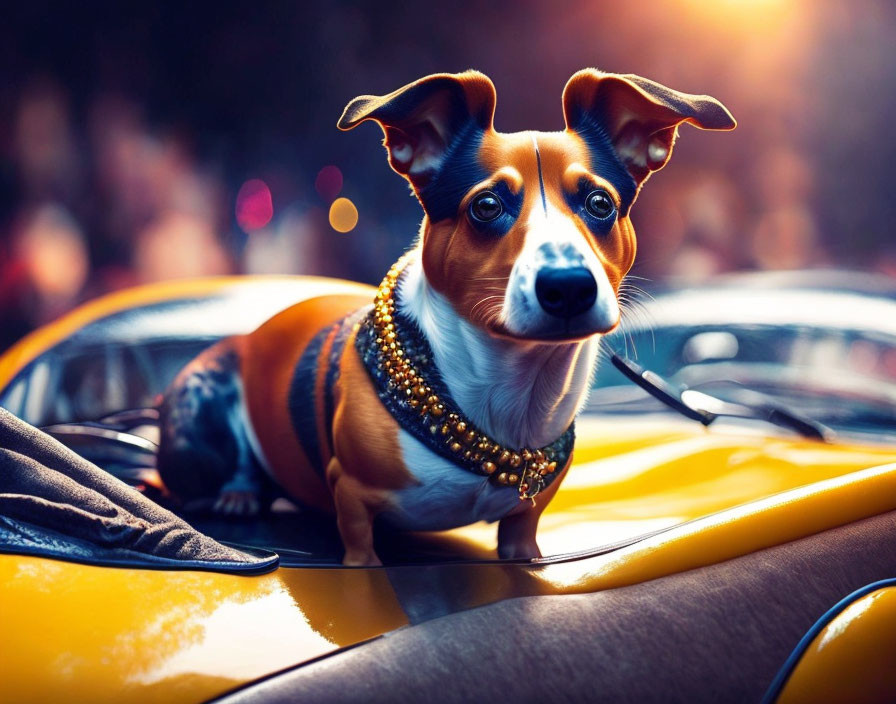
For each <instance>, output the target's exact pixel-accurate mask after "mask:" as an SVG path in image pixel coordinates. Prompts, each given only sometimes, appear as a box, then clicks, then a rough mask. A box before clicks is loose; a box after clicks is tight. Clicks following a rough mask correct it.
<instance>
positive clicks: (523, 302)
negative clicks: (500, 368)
mask: <svg viewBox="0 0 896 704" xmlns="http://www.w3.org/2000/svg"><path fill="white" fill-rule="evenodd" d="M584 237H585V236H584V235H583V234H582V233H581V232H580V231H579V229H578V227H576V225H575V223H573V222H572V220H570V218H569V216H568V215H566V214H564V213H563V212H561V211H560V210H558V209H557V208H556V207H554V206H552V205H551V204H550V203H548V207H547V212H545V211H543V210H542V209H541V208H533V209H532V213H531V215H530V216H529V220H528V222H527V223H526V241H525V244H524V245H523V249H522V251H521V252H520V254H519V256H518V257H517V259H516V262H515V263H514V265H513V270H512V271H511V273H510V279H509V281H508V283H507V291H506V292H505V295H504V306H503V310H502V313H501V319H500V320H501V322H502V323H503V324H504V326H505V327H506V328H507V329H508V330H509V331H510V332H511V333H513V334H515V335H520V336H521V337H541V336H544V337H550V336H552V335H556V334H562V333H563V332H564V327H563V326H564V325H565V323H564V321H561V320H560V319H558V318H557V317H556V316H553V315H550V314H548V313H547V312H545V310H544V309H543V308H542V307H541V304H540V303H539V302H538V296H537V295H536V293H535V279H536V277H537V276H538V272H539V270H540V269H541V268H542V267H543V266H546V265H548V266H549V265H551V264H556V265H557V266H571V267H572V266H577V265H580V266H584V267H585V268H586V269H587V270H588V271H590V272H591V275H592V276H593V277H594V281H595V282H596V283H597V298H596V299H595V301H594V305H592V306H591V308H590V310H588V311H586V312H585V313H582V314H580V315H577V316H575V318H574V319H573V321H572V322H573V324H574V325H575V328H576V330H579V329H581V330H583V331H586V332H589V331H590V332H593V333H594V332H604V331H607V330H609V329H610V328H612V327H613V326H614V325H616V323H617V322H619V303H618V301H617V300H616V292H615V291H614V290H613V286H612V284H611V283H610V280H609V278H607V272H606V271H605V270H604V267H603V264H602V263H601V261H600V259H598V257H597V255H596V254H595V253H594V250H592V249H591V247H590V246H589V245H588V243H587V242H586V241H585V239H584ZM545 244H548V245H550V247H549V250H550V251H551V252H552V253H556V255H557V260H556V262H553V261H551V258H550V256H549V257H548V258H546V257H545V252H544V249H543V248H542V245H545Z"/></svg>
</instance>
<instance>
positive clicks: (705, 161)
mask: <svg viewBox="0 0 896 704" xmlns="http://www.w3.org/2000/svg"><path fill="white" fill-rule="evenodd" d="M894 40H896V7H894V6H892V5H889V4H887V3H885V2H883V1H881V2H874V1H872V0H867V1H864V0H863V1H858V2H855V3H848V4H847V3H837V2H834V1H833V0H830V2H812V1H810V0H717V2H713V3H706V2H701V1H700V0H663V1H658V2H655V3H627V4H624V3H611V2H598V1H596V0H590V1H585V0H578V1H575V2H570V3H566V4H563V5H555V6H549V5H548V4H547V3H538V2H535V1H534V0H529V1H523V2H517V3H504V4H502V3H485V2H475V1H474V2H466V3H463V4H458V5H455V4H446V6H444V7H439V6H429V5H426V4H424V5H419V4H414V3H391V4H390V3H375V2H358V3H349V2H333V3H293V4H286V3H282V4H277V3H274V4H262V5H260V6H251V7H250V6H246V5H242V4H241V5H233V6H230V5H228V4H227V3H223V4H216V5H214V6H208V7H203V6H201V4H199V5H190V6H189V7H184V6H183V5H171V6H168V5H167V4H166V3H156V4H145V5H141V6H140V7H138V8H133V7H132V8H125V7H123V6H122V5H118V4H116V5H109V6H108V7H106V6H102V5H100V6H92V7H90V8H89V9H85V8H82V7H79V8H75V7H74V6H72V7H68V6H63V7H55V6H53V5H44V4H42V3H40V2H38V3H32V4H29V5H28V6H27V7H16V8H14V9H11V10H10V11H9V13H8V16H7V17H6V19H5V21H4V23H2V24H0V83H2V85H0V321H2V325H0V349H2V348H4V347H6V346H8V345H9V344H11V343H12V342H14V341H15V340H16V339H18V338H19V337H21V336H22V335H23V334H25V333H26V332H27V331H29V330H30V329H33V328H34V327H35V326H37V325H40V324H42V323H45V322H47V321H49V320H52V319H54V318H55V317H57V316H59V315H60V314H61V313H63V312H65V311H66V310H69V309H70V308H72V307H73V306H74V305H76V304H77V303H79V302H81V301H83V300H86V299H88V298H91V297H93V296H96V295H99V294H102V293H104V292H107V291H111V290H115V289H119V288H122V287H125V286H130V285H135V284H140V283H147V282H152V281H158V280H163V279H172V278H181V277H190V276H205V275H217V274H229V273H283V274H287V273H318V274H326V275H337V276H344V277H348V278H356V279H361V280H365V281H371V282H372V281H376V280H377V279H378V277H379V276H380V274H381V273H382V271H384V270H385V268H386V267H387V266H388V264H389V263H390V262H391V261H392V260H393V259H394V258H395V257H396V256H397V255H398V254H399V253H400V252H401V250H402V249H403V248H404V247H406V246H407V245H408V244H409V243H410V242H411V240H412V238H413V237H414V235H415V233H416V228H417V225H416V223H417V221H418V220H419V217H420V211H419V208H417V207H416V206H415V204H414V203H413V201H411V200H410V199H409V198H408V197H407V188H406V186H405V185H404V183H403V182H402V181H401V179H400V178H398V177H397V176H394V175H391V174H390V173H388V167H387V166H386V162H385V155H384V153H383V150H382V149H381V148H380V147H379V146H378V143H379V141H380V139H381V135H380V134H379V133H378V131H377V130H376V129H375V128H374V127H372V126H370V125H368V126H365V127H363V128H361V129H359V130H356V131H354V132H352V133H349V134H342V133H339V132H338V131H337V130H336V129H335V121H336V118H337V117H338V116H339V114H340V112H341V109H342V107H343V106H344V105H345V103H346V102H347V101H348V100H349V99H351V98H352V97H354V96H355V95H358V94H361V93H385V92H388V91H390V90H392V89H394V88H396V87H398V86H400V85H402V84H404V83H406V82H408V81H410V80H413V79H414V78H417V77H419V76H420V75H423V74H425V73H430V72H435V71H444V70H448V71H458V70H463V69H465V68H469V67H474V68H478V69H480V70H482V71H483V72H485V73H487V74H489V75H490V76H491V77H492V79H493V80H494V82H495V84H496V86H497V89H498V95H499V98H498V113H497V118H496V125H497V128H498V129H501V130H504V131H513V130H518V129H527V128H534V129H560V128H562V117H561V112H560V92H561V90H562V87H563V83H564V81H565V80H566V78H568V77H569V75H571V74H572V73H573V72H574V71H575V70H577V69H578V68H581V67H584V66H598V67H599V68H602V69H605V70H610V71H618V72H633V73H639V74H642V75H646V76H649V77H651V78H654V79H655V80H658V81H661V82H664V83H667V84H668V85H670V86H671V87H673V88H677V89H680V90H685V91H688V92H696V93H710V94H712V95H715V96H716V97H718V98H719V99H721V100H722V101H723V102H725V103H726V105H727V106H728V107H729V108H730V110H731V112H732V113H733V114H734V115H735V117H736V118H737V120H738V122H739V127H738V129H737V130H736V131H735V132H733V133H730V134H715V133H706V134H698V133H697V132H696V130H694V129H692V128H690V127H683V128H682V136H681V139H680V141H679V145H678V147H677V148H676V154H675V156H674V157H673V159H672V162H671V163H670V165H669V166H668V167H667V169H666V170H665V171H664V172H663V173H661V174H659V175H656V176H654V177H653V179H652V180H651V181H650V182H649V183H648V185H647V186H646V188H645V191H644V193H643V194H642V196H641V198H640V201H639V203H638V205H637V206H636V207H635V209H634V211H633V221H634V223H635V225H636V227H637V230H638V236H639V258H638V262H637V264H636V272H635V273H637V274H638V275H639V276H644V277H647V278H651V279H659V278H664V277H670V276H671V277H677V278H678V279H680V280H684V281H695V280H700V279H702V278H705V277H708V276H711V275H713V274H716V273H720V272H725V271H731V270H740V269H750V268H761V269H782V268H783V269H790V268H804V267H845V268H859V269H865V270H875V271H880V272H885V273H888V274H890V275H893V276H896V237H894V236H893V234H892V233H891V231H890V227H891V222H893V221H894V218H896V212H894V210H896V199H893V198H892V196H891V195H890V192H889V191H890V187H889V182H888V172H889V168H890V165H891V164H892V163H893V161H894V157H896V144H894V141H893V139H892V137H891V136H890V130H889V129H888V128H889V123H890V121H891V119H892V118H891V115H892V114H894V113H893V109H892V108H894V107H896V83H894V78H893V77H894V76H896V54H894V52H893V51H892V46H893V45H894Z"/></svg>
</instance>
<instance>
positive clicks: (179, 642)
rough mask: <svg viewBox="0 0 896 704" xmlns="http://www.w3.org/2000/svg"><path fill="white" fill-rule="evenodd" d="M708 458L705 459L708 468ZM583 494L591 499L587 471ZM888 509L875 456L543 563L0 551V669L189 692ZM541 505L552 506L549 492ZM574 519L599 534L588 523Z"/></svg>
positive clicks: (105, 690) (133, 696)
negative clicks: (163, 561)
mask: <svg viewBox="0 0 896 704" xmlns="http://www.w3.org/2000/svg"><path fill="white" fill-rule="evenodd" d="M798 444H800V443H798ZM802 444H805V443H802ZM595 451H596V450H595ZM815 451H816V452H820V451H823V450H822V449H821V447H819V448H816V450H815ZM835 452H836V451H835ZM869 458H870V456H866V459H869ZM714 468H717V463H716V462H714V461H711V462H708V463H706V464H705V465H703V470H704V472H705V473H706V474H707V475H708V474H709V473H710V472H711V471H712V470H713V469H714ZM598 478H599V477H598ZM578 490H584V489H581V488H579V489H578ZM592 490H593V491H594V493H595V496H600V493H601V491H602V484H601V482H598V483H597V484H596V485H595V487H593V489H592ZM673 493H674V492H673ZM561 494H562V492H561ZM574 505H575V504H573V506H574ZM649 505H650V502H647V506H648V507H649ZM660 505H663V504H662V502H660ZM893 509H896V464H887V465H882V466H879V467H871V468H864V469H858V470H855V471H848V470H847V471H846V473H845V474H844V475H842V476H836V477H833V478H827V479H821V480H819V481H815V482H814V483H810V484H808V485H806V486H802V487H799V488H796V489H791V490H790V491H785V492H781V493H775V494H773V495H771V496H767V497H765V498H758V499H757V500H754V501H751V502H749V503H745V504H741V505H740V506H737V507H733V508H729V509H728V510H724V511H720V512H716V513H712V514H710V515H706V516H704V517H702V518H697V519H696V520H691V521H689V522H687V523H684V524H682V525H678V526H676V527H673V528H670V529H669V530H666V531H663V532H660V533H657V534H655V535H652V536H649V537H646V538H643V539H641V540H637V541H635V542H633V543H631V544H630V545H628V546H627V547H621V548H618V549H616V550H612V551H610V552H607V553H606V554H592V555H591V556H587V557H579V558H578V559H573V558H568V559H565V560H554V561H552V560H550V559H547V560H545V561H543V562H541V563H539V562H535V563H525V562H522V563H506V564H502V563H494V562H491V563H488V562H486V563H479V564H477V563H475V562H472V563H466V564H463V563H462V564H433V565H413V566H412V565H408V566H390V567H386V568H380V569H353V568H338V567H337V568H325V569H320V568H280V569H278V570H277V571H276V572H275V573H273V574H269V575H264V576H261V577H239V576H232V575H223V574H210V573H198V572H174V571H159V570H133V569H121V568H104V567H93V566H86V565H78V564H73V563H66V562H59V561H54V560H47V559H41V558H35V557H25V556H17V555H2V556H0V584H2V585H3V592H4V593H3V598H2V600H0V603H2V604H3V605H4V606H2V607H0V611H2V612H5V613H0V620H2V621H3V623H4V624H5V626H6V628H5V629H4V630H5V633H6V635H5V637H4V644H3V650H4V651H5V652H4V657H3V658H0V660H2V663H3V664H2V665H0V668H3V670H5V672H0V681H2V682H3V686H4V687H5V688H6V690H7V691H9V692H12V693H15V694H16V697H14V699H15V700H17V701H18V700H19V699H21V700H22V701H26V700H28V699H33V700H53V699H58V698H60V697H61V696H62V694H63V693H64V692H65V691H66V688H67V687H70V686H71V685H72V683H75V682H77V683H78V688H79V694H81V695H83V696H85V697H86V698H88V699H92V700H94V701H136V700H140V701H147V700H152V699H158V700H159V701H172V702H199V701H204V700H206V699H208V698H209V697H211V696H215V695H218V694H221V693H223V692H226V691H228V690H230V689H232V688H234V687H236V686H238V685H240V684H243V683H246V682H251V681H253V680H255V679H258V678H259V677H262V676H265V675H268V674H271V673H273V672H276V671H278V670H281V669H283V668H285V667H289V666H293V665H296V664H299V663H302V662H305V661H307V660H310V659H313V658H316V657H321V656H324V655H326V654H328V653H332V652H334V651H336V650H338V649H340V648H342V647H345V646H349V645H352V644H354V643H358V642H362V641H364V640H367V639H369V638H372V637H375V636H378V635H382V634H386V633H389V632H390V631H393V630H395V629H396V628H400V627H402V626H404V625H406V624H408V623H419V622H421V621H424V620H428V619H431V618H436V617H439V616H443V615H446V614H450V613H453V612H456V611H461V610H466V609H470V608H474V607H476V606H481V605H485V604H489V603H494V602H496V601H501V600H504V599H508V598H513V597H517V596H533V595H547V594H572V593H584V592H592V591H598V590H602V589H611V588H616V587H621V586H626V585H630V584H635V583H639V582H644V581H647V580H651V579H656V578H658V577H662V576H665V575H669V574H673V573H676V572H681V571H684V570H688V569H693V568H696V567H700V566H703V565H709V564H714V563H717V562H721V561H723V560H727V559H732V558H735V557H738V556H740V555H744V554H746V553H749V552H752V551H755V550H759V549H761V548H763V547H768V546H772V545H778V544H780V543H782V542H786V541H790V540H795V539H797V538H800V537H804V536H806V535H811V534H813V533H817V532H820V531H823V530H826V529H828V528H832V527H835V526H839V525H843V524H846V523H849V522H851V521H855V520H860V519H861V518H865V517H868V516H873V515H877V514H879V513H883V512H885V511H889V510H893ZM571 511H572V515H570V516H569V517H567V518H568V524H569V526H574V525H576V524H578V519H577V517H576V513H575V510H574V509H571ZM554 512H555V515H557V516H558V517H561V518H562V517H563V503H561V504H560V505H559V506H558V507H557V508H556V509H554ZM569 526H567V528H566V529H565V530H566V531H567V532H568V530H569ZM491 529H492V530H494V527H493V526H492V527H491ZM582 530H583V531H584V532H586V533H587V534H588V535H589V536H591V538H592V540H593V541H594V545H595V546H597V545H598V544H600V539H599V538H598V537H597V536H595V535H594V533H593V532H592V531H593V526H590V525H585V526H583V527H582ZM480 547H484V546H480ZM13 604H15V608H14V609H12V608H10V606H9V605H13ZM35 615H37V616H35ZM19 695H21V696H19Z"/></svg>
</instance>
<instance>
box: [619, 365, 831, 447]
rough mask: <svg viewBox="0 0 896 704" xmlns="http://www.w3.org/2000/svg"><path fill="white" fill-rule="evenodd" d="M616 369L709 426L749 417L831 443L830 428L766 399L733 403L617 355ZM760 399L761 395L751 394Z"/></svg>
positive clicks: (667, 402) (651, 392)
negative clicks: (715, 422) (694, 388)
mask: <svg viewBox="0 0 896 704" xmlns="http://www.w3.org/2000/svg"><path fill="white" fill-rule="evenodd" d="M611 360H612V362H613V366H614V367H616V368H617V369H618V370H619V371H621V372H622V373H623V374H624V375H625V377H626V378H627V379H629V381H632V382H634V383H635V384H637V385H638V386H640V387H641V388H642V389H644V390H645V391H646V392H647V393H649V394H650V395H651V396H653V397H654V398H656V399H658V400H660V401H662V402H663V403H665V404H666V405H667V406H669V407H670V408H672V409H674V410H676V411H678V412H679V413H681V415H683V416H685V417H686V418H690V419H691V420H695V421H698V422H700V423H703V425H709V424H710V423H712V422H713V421H715V420H716V419H717V418H719V417H720V416H725V417H728V418H749V419H755V420H764V421H766V422H767V423H771V424H772V425H777V426H779V427H782V428H787V429H789V430H792V431H794V432H796V433H798V434H800V435H802V436H803V437H805V438H812V439H814V440H821V441H822V442H828V441H829V439H830V437H831V432H832V431H831V429H830V428H828V427H827V426H825V425H822V424H821V423H819V422H818V421H815V420H812V419H811V418H807V417H806V416H803V415H802V414H800V413H797V412H796V411H793V410H790V409H788V408H785V407H784V406H782V405H780V404H779V403H776V402H774V401H770V400H766V399H764V398H763V400H762V401H761V402H759V403H756V404H751V405H746V404H743V403H731V402H729V401H723V400H722V399H720V398H716V397H715V396H710V395H709V394H705V393H703V392H702V391H694V390H693V389H689V388H688V387H687V386H684V385H679V386H676V385H674V384H672V383H670V382H669V381H667V380H666V379H664V378H663V377H661V376H660V375H659V374H657V373H655V372H652V371H650V370H649V369H645V368H644V367H642V366H641V365H640V364H638V363H636V362H633V361H632V360H630V359H628V358H627V357H623V356H622V355H620V354H619V353H618V352H614V353H613V356H612V358H611ZM752 393H754V394H755V395H756V396H759V394H758V392H752Z"/></svg>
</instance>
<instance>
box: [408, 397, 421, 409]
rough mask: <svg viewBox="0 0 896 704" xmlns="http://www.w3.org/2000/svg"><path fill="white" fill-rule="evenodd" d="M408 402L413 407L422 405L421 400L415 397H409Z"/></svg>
mask: <svg viewBox="0 0 896 704" xmlns="http://www.w3.org/2000/svg"><path fill="white" fill-rule="evenodd" d="M408 403H409V404H411V408H416V407H417V406H419V405H420V402H419V401H418V400H417V399H415V398H412V399H409V400H408Z"/></svg>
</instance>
